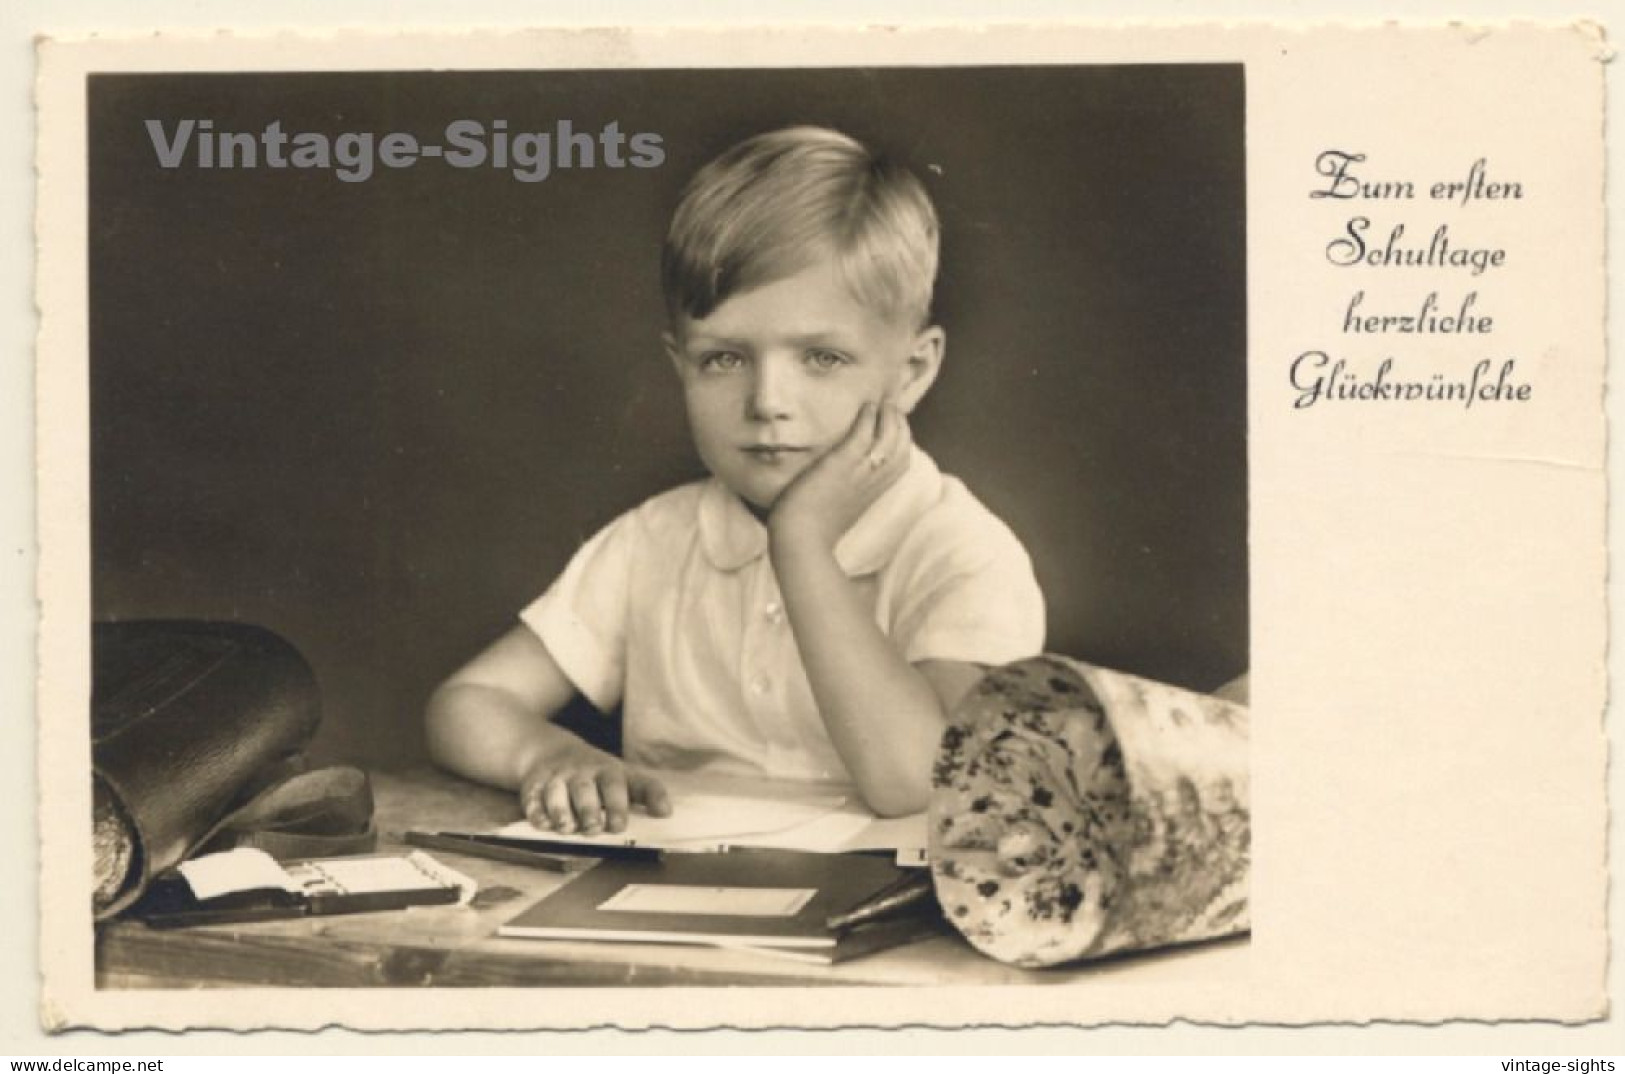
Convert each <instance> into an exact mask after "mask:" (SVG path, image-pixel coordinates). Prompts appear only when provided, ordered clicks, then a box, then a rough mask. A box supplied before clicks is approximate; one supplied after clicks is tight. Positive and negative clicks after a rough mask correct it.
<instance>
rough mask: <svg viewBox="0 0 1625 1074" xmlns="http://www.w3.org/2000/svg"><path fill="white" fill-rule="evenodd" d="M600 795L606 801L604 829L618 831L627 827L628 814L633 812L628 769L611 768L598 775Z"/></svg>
mask: <svg viewBox="0 0 1625 1074" xmlns="http://www.w3.org/2000/svg"><path fill="white" fill-rule="evenodd" d="M598 796H599V798H601V799H602V800H603V803H604V829H605V831H611V832H618V831H622V830H623V829H625V827H626V818H627V814H629V813H631V812H632V800H631V798H630V797H629V796H628V795H627V791H626V771H625V770H624V769H621V768H611V769H608V770H606V771H604V772H603V773H602V774H600V775H599V777H598Z"/></svg>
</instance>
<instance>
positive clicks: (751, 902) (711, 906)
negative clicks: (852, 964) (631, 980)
mask: <svg viewBox="0 0 1625 1074" xmlns="http://www.w3.org/2000/svg"><path fill="white" fill-rule="evenodd" d="M817 893H818V892H817V890H816V889H814V888H728V887H701V886H695V885H693V884H628V885H626V886H625V887H623V888H622V889H621V890H619V891H617V892H616V893H615V894H613V895H611V896H610V897H609V898H607V899H605V900H604V901H603V902H602V903H599V905H598V909H600V910H613V911H617V912H619V913H624V914H693V915H703V916H706V917H795V916H796V914H798V913H800V912H801V908H802V907H803V906H806V905H807V903H809V902H810V901H812V897H813V896H814V895H816V894H817Z"/></svg>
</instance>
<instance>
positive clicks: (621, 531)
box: [519, 514, 637, 711]
mask: <svg viewBox="0 0 1625 1074" xmlns="http://www.w3.org/2000/svg"><path fill="white" fill-rule="evenodd" d="M636 539H637V529H636V519H635V517H634V516H633V515H631V514H627V515H622V516H621V517H620V518H618V519H616V520H615V521H614V522H612V523H610V524H609V525H608V526H606V527H604V529H602V530H600V531H599V532H598V533H597V534H596V535H595V536H594V537H593V538H592V539H591V540H590V541H588V542H587V543H586V544H584V545H582V546H581V549H580V551H578V552H576V554H575V556H574V557H573V558H572V559H571V560H570V563H569V565H568V566H566V567H565V568H564V573H563V574H561V575H559V577H558V580H557V581H555V582H554V583H553V584H552V586H550V587H549V588H548V590H547V592H545V593H543V594H542V595H541V596H540V597H539V598H537V599H536V600H535V601H534V602H533V603H531V604H530V605H529V606H527V607H526V608H525V609H524V610H523V611H521V612H520V613H519V618H520V619H521V620H522V621H523V622H524V623H525V625H526V626H528V627H530V629H531V630H532V631H534V632H535V634H536V636H537V637H538V638H540V639H541V640H542V644H544V645H546V646H547V651H548V652H549V653H550V654H551V655H552V657H553V659H554V660H555V661H557V662H558V665H559V668H560V670H562V671H563V672H564V674H565V676H566V677H567V678H568V679H569V680H570V682H571V683H573V684H574V685H575V688H576V689H577V690H580V691H581V693H582V694H583V696H585V697H586V698H587V700H589V701H591V702H592V703H593V704H594V705H596V706H597V707H598V708H600V709H602V710H605V711H608V710H609V709H611V708H614V707H615V705H617V704H618V703H619V702H620V700H621V690H622V685H623V683H624V682H625V678H626V621H627V609H628V607H629V603H630V602H629V599H628V597H629V593H630V587H631V570H632V565H633V563H635V562H636V559H637V550H636V548H635V542H636Z"/></svg>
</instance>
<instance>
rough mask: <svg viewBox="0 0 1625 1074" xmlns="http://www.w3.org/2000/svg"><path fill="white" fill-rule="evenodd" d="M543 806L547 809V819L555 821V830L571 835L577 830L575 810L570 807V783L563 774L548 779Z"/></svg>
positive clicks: (544, 789) (543, 790) (543, 795)
mask: <svg viewBox="0 0 1625 1074" xmlns="http://www.w3.org/2000/svg"><path fill="white" fill-rule="evenodd" d="M542 808H543V809H545V810H547V819H548V820H550V821H552V822H553V830H554V831H558V832H563V833H564V834H565V835H569V834H570V833H572V832H574V831H575V830H576V814H575V810H574V809H572V808H571V807H570V785H569V784H568V783H566V782H565V780H564V777H563V776H558V775H555V776H553V777H552V778H551V779H549V780H548V781H547V786H546V787H544V788H543V789H542Z"/></svg>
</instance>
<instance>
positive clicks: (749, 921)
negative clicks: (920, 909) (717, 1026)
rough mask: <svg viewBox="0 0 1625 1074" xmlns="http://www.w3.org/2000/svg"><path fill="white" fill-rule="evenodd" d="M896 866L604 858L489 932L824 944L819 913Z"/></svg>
mask: <svg viewBox="0 0 1625 1074" xmlns="http://www.w3.org/2000/svg"><path fill="white" fill-rule="evenodd" d="M901 875H902V871H901V870H900V869H898V867H897V866H896V865H895V864H893V863H892V862H891V861H890V860H888V859H887V858H884V857H866V856H863V855H835V854H816V853H804V852H800V851H786V850H759V849H737V850H729V851H725V852H722V853H717V854H673V855H668V856H667V857H666V858H665V859H664V860H663V861H659V862H654V861H605V862H601V863H600V864H598V865H596V866H594V867H593V868H592V869H591V870H589V871H587V872H585V873H582V874H581V875H579V876H577V877H575V878H574V879H572V880H570V881H569V882H568V883H567V884H565V885H564V886H563V887H561V888H559V889H558V890H557V891H555V892H553V893H552V894H550V895H548V896H547V897H546V898H544V899H542V900H541V901H540V902H538V903H536V904H535V905H534V906H532V907H530V908H529V909H528V910H526V911H524V912H523V913H521V914H520V915H519V916H518V917H515V918H514V919H513V920H511V921H509V922H508V923H507V924H506V925H503V926H502V927H501V928H500V929H498V930H497V934H498V935H499V936H510V937H522V938H529V939H541V940H606V941H618V942H630V943H682V944H707V945H713V946H730V947H738V946H746V947H773V948H833V947H834V946H835V942H836V936H835V933H833V932H831V931H830V929H829V928H828V926H827V924H826V919H828V918H829V917H830V916H832V915H834V914H837V913H840V912H841V911H842V910H844V909H847V908H849V907H851V906H854V905H856V904H857V903H859V902H861V901H862V900H864V899H867V898H868V897H869V896H871V895H873V894H874V893H875V892H877V891H880V890H881V889H882V888H885V887H886V886H887V885H889V884H892V883H895V882H896V881H897V880H898V879H899V877H900V876H901Z"/></svg>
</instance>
